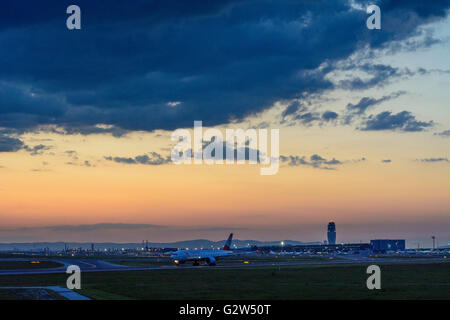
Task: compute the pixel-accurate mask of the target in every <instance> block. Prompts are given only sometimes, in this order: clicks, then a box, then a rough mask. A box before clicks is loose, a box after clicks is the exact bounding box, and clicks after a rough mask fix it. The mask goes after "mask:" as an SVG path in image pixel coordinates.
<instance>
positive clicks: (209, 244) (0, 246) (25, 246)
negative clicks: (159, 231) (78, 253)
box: [0, 239, 320, 251]
mask: <svg viewBox="0 0 450 320" xmlns="http://www.w3.org/2000/svg"><path fill="white" fill-rule="evenodd" d="M225 241H226V240H221V241H211V240H206V239H197V240H186V241H177V242H167V243H164V242H149V243H148V246H149V247H150V248H184V249H185V248H189V249H195V248H198V249H200V248H204V249H210V248H215V249H217V248H222V247H223V246H224V244H225ZM281 242H283V243H284V245H308V244H320V242H301V241H294V240H283V241H257V240H239V239H236V240H233V247H234V246H236V247H237V248H246V247H252V246H255V245H256V246H258V247H261V246H271V245H280V244H281ZM93 244H94V249H95V250H105V249H122V248H125V249H136V248H142V243H114V242H100V243H97V242H93ZM91 245H92V243H91V242H24V243H0V251H10V250H21V251H40V250H43V249H44V248H49V249H50V250H53V251H55V250H63V249H64V247H65V246H67V248H82V249H91Z"/></svg>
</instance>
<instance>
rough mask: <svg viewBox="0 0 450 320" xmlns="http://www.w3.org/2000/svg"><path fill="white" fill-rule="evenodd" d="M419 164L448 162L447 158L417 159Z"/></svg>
mask: <svg viewBox="0 0 450 320" xmlns="http://www.w3.org/2000/svg"><path fill="white" fill-rule="evenodd" d="M419 161H421V162H448V159H447V158H425V159H419Z"/></svg>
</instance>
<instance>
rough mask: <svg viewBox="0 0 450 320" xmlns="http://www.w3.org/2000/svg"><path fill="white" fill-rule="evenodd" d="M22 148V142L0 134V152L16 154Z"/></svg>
mask: <svg viewBox="0 0 450 320" xmlns="http://www.w3.org/2000/svg"><path fill="white" fill-rule="evenodd" d="M22 148H23V142H22V140H20V139H17V138H13V137H9V136H6V135H2V134H1V133H0V152H16V151H19V150H20V149H22Z"/></svg>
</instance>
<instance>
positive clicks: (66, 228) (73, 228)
mask: <svg viewBox="0 0 450 320" xmlns="http://www.w3.org/2000/svg"><path fill="white" fill-rule="evenodd" d="M164 228H166V226H162V225H155V224H145V223H141V224H132V223H97V224H81V225H54V226H38V227H21V228H1V229H0V230H1V231H31V230H49V231H58V232H89V231H97V230H137V229H164Z"/></svg>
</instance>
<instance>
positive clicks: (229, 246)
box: [223, 233, 233, 250]
mask: <svg viewBox="0 0 450 320" xmlns="http://www.w3.org/2000/svg"><path fill="white" fill-rule="evenodd" d="M232 240H233V234H232V233H230V236H229V237H228V240H227V242H225V245H224V246H223V250H231V241H232Z"/></svg>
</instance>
